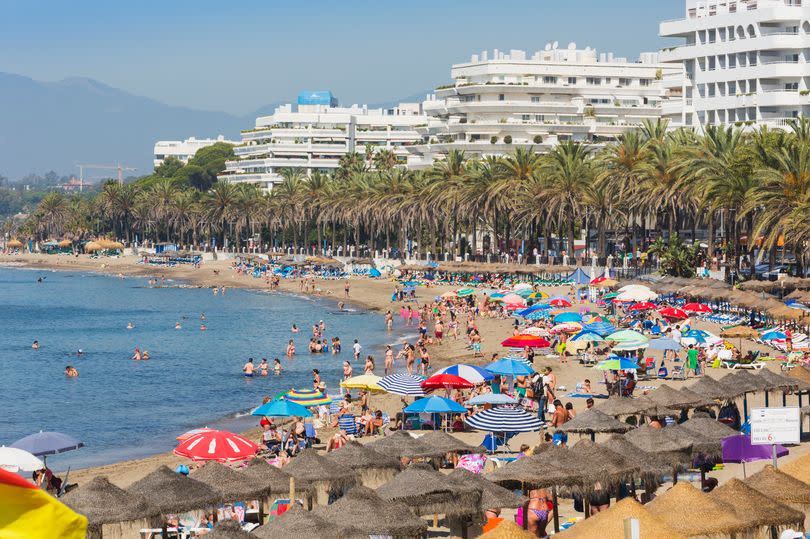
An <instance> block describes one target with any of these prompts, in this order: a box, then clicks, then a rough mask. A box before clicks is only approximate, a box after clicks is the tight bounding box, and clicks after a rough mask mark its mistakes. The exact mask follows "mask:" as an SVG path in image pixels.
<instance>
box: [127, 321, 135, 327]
mask: <svg viewBox="0 0 810 539" xmlns="http://www.w3.org/2000/svg"><path fill="white" fill-rule="evenodd" d="M127 329H135V324H133V323H132V322H129V323H128V324H127Z"/></svg>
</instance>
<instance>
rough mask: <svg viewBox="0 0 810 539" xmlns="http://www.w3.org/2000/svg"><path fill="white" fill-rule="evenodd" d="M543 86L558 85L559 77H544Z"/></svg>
mask: <svg viewBox="0 0 810 539" xmlns="http://www.w3.org/2000/svg"><path fill="white" fill-rule="evenodd" d="M543 84H557V77H543Z"/></svg>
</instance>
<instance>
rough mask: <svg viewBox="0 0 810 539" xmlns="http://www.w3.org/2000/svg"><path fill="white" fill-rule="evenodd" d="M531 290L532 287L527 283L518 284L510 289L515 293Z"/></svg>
mask: <svg viewBox="0 0 810 539" xmlns="http://www.w3.org/2000/svg"><path fill="white" fill-rule="evenodd" d="M533 288H534V287H533V286H532V285H531V284H529V283H518V284H516V285H515V286H514V287H512V290H514V291H515V292H517V291H518V290H532V289H533Z"/></svg>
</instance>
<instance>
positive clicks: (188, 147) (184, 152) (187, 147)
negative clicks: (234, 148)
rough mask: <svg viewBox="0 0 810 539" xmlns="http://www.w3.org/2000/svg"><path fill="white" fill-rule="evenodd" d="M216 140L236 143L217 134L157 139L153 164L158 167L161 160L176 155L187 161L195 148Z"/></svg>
mask: <svg viewBox="0 0 810 539" xmlns="http://www.w3.org/2000/svg"><path fill="white" fill-rule="evenodd" d="M217 142H227V143H228V144H238V142H234V141H232V140H225V137H224V136H222V135H219V136H218V137H217V138H215V139H213V138H203V139H199V138H194V137H191V138H187V139H186V140H159V141H157V142H156V143H155V150H154V155H155V158H154V164H155V167H159V166H160V165H162V164H163V160H164V159H166V158H167V157H176V158H177V159H179V160H180V161H182V162H183V163H188V160H189V159H191V158H192V157H194V154H195V153H197V150H199V149H201V148H206V147H208V146H213V145H214V144H216V143H217Z"/></svg>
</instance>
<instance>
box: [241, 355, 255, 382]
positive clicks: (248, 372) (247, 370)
mask: <svg viewBox="0 0 810 539" xmlns="http://www.w3.org/2000/svg"><path fill="white" fill-rule="evenodd" d="M254 369H255V367H254V366H253V358H249V359H248V360H247V363H245V366H244V367H242V372H243V373H244V374H245V377H247V378H253V370H254Z"/></svg>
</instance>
